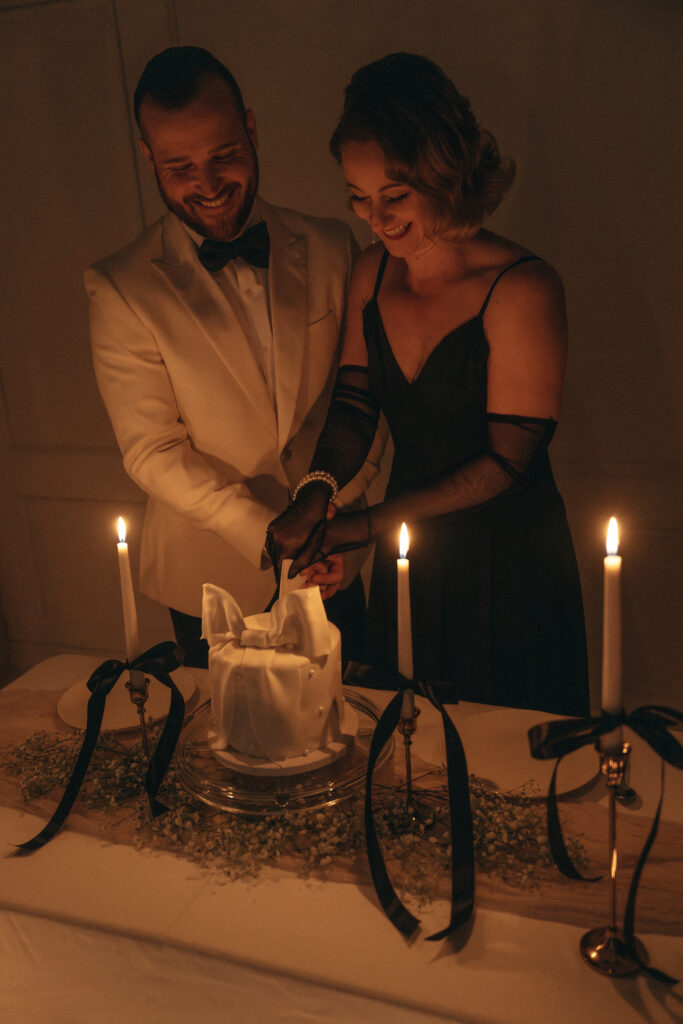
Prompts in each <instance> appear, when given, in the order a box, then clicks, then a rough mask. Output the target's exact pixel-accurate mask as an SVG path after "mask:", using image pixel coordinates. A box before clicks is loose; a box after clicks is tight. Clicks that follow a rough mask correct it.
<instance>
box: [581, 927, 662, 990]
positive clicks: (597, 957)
mask: <svg viewBox="0 0 683 1024" xmlns="http://www.w3.org/2000/svg"><path fill="white" fill-rule="evenodd" d="M579 949H580V951H581V956H582V957H583V959H584V960H585V961H586V963H587V964H588V965H589V967H592V968H593V969H594V970H596V971H599V972H600V974H607V975H610V976H611V977H613V978H626V977H628V976H629V975H630V974H637V973H638V971H639V970H640V966H641V963H644V962H645V961H646V959H647V953H646V951H645V947H644V946H643V944H642V943H641V942H639V941H638V939H636V938H634V939H633V943H632V944H631V945H629V944H628V943H627V942H626V940H625V938H624V933H623V932H622V931H621V930H620V929H618V928H592V929H591V930H590V931H589V932H586V934H585V935H584V936H583V937H582V939H581V942H580V943H579Z"/></svg>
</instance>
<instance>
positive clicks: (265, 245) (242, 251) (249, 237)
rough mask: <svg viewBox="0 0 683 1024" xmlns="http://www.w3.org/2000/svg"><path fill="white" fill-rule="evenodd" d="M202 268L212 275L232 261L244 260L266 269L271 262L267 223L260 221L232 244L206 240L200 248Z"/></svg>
mask: <svg viewBox="0 0 683 1024" xmlns="http://www.w3.org/2000/svg"><path fill="white" fill-rule="evenodd" d="M198 255H199V260H200V262H201V264H202V266H204V267H206V269H207V270H210V271H211V272H212V273H215V272H216V271H217V270H222V269H223V267H224V266H225V264H226V263H228V262H229V261H230V260H236V259H238V258H239V259H242V260H246V262H247V263H251V265H252V266H253V267H263V268H266V267H267V266H268V263H269V261H270V236H269V234H268V228H267V226H266V222H265V221H263V220H260V221H259V222H258V224H254V226H253V227H252V228H249V230H248V231H245V232H244V234H243V235H239V236H238V237H237V238H235V239H233V240H232V241H231V242H217V241H215V239H213V238H207V239H205V240H204V241H203V242H202V244H201V245H200V247H199V253H198Z"/></svg>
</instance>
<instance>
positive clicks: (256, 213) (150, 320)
mask: <svg viewBox="0 0 683 1024" xmlns="http://www.w3.org/2000/svg"><path fill="white" fill-rule="evenodd" d="M134 109H135V117H136V120H137V123H138V127H139V129H140V140H139V145H140V148H141V150H142V152H143V154H144V157H145V159H146V161H147V163H148V164H149V166H150V169H151V171H152V172H153V174H154V176H155V178H156V181H157V185H158V188H159V192H160V195H161V197H162V199H163V201H164V203H165V204H166V206H167V207H168V213H167V214H166V215H165V216H164V217H162V218H161V220H159V221H157V222H156V223H155V224H153V225H151V227H149V228H147V229H146V230H145V231H144V232H143V233H142V234H141V235H140V236H139V237H138V238H137V239H135V241H133V242H132V243H131V244H130V245H128V246H127V247H126V248H125V249H123V250H122V251H121V252H118V253H116V254H114V255H113V256H110V257H108V258H107V259H104V260H102V261H101V262H99V263H97V264H95V265H94V266H92V267H90V268H89V269H88V270H87V271H86V274H85V282H86V288H87V291H88V294H89V296H90V311H91V335H92V348H93V360H94V365H95V372H96V375H97V381H98V385H99V388H100V391H101V394H102V397H103V399H104V402H105V405H106V407H107V411H108V413H109V416H110V419H111V421H112V425H113V427H114V431H115V433H116V438H117V441H118V443H119V446H120V448H121V452H122V455H123V461H124V466H125V468H126V471H127V472H128V474H129V475H130V476H131V478H132V479H133V480H134V481H135V482H136V483H137V484H138V485H139V486H140V487H141V488H142V489H143V490H144V491H145V492H146V493H147V495H148V502H147V510H146V516H145V526H144V531H143V537H142V546H141V570H140V587H141V589H142V591H143V592H144V593H146V594H148V595H149V596H150V597H152V598H154V599H156V600H158V601H160V602H162V603H163V604H165V605H167V606H168V607H169V609H170V610H171V617H172V619H173V625H174V628H175V631H176V637H177V639H178V642H179V644H180V646H181V647H182V648H183V649H184V651H185V653H186V663H187V664H199V665H202V664H205V662H206V648H205V645H204V644H203V642H200V631H201V620H200V615H201V600H202V584H203V583H208V582H211V583H216V584H218V585H220V586H223V587H225V588H226V589H227V590H228V591H229V592H230V593H232V594H233V596H234V597H235V598H236V600H237V601H238V602H239V604H240V605H241V607H242V610H243V612H244V613H246V614H250V613H253V612H257V611H260V610H262V609H263V607H264V606H265V605H266V604H267V602H268V600H269V599H270V597H271V596H272V593H273V589H274V581H273V574H272V571H270V568H271V567H270V563H269V561H268V559H267V556H266V555H265V554H264V552H263V542H264V537H265V532H266V527H267V525H268V523H269V522H270V521H271V520H272V519H273V518H274V516H275V515H276V514H277V513H278V512H279V511H281V509H282V508H283V506H284V505H285V504H286V503H287V498H288V494H289V492H290V491H291V490H293V489H294V487H295V486H296V483H297V481H298V480H299V479H300V478H301V477H302V476H303V475H304V474H305V473H306V471H307V468H308V465H309V462H310V459H311V456H312V453H313V449H314V447H315V442H316V439H317V436H318V434H319V432H320V429H321V427H322V424H323V422H324V419H325V414H326V411H327V406H328V404H329V401H330V395H331V391H332V385H333V382H334V376H335V372H336V366H337V361H338V356H339V343H340V333H341V325H342V319H343V312H344V305H345V299H346V292H347V287H348V281H349V275H350V270H351V264H352V261H353V258H354V255H355V251H356V246H355V242H354V240H353V236H352V235H351V232H350V230H349V228H348V227H347V225H345V224H344V223H342V222H341V221H335V220H321V219H318V218H313V217H309V216H306V215H304V214H300V213H296V212H294V211H291V210H286V209H282V208H278V207H274V206H271V205H270V204H269V203H267V202H266V201H265V200H264V199H263V198H262V197H261V196H259V194H258V181H259V175H258V159H257V144H258V138H257V131H256V118H255V115H254V113H253V111H252V110H248V109H246V108H245V105H244V102H243V100H242V95H241V92H240V89H239V87H238V85H237V83H236V82H235V79H234V78H233V76H232V75H231V74H230V72H229V71H228V70H227V68H225V67H224V66H223V65H222V64H221V63H220V62H219V61H217V60H216V59H215V58H214V57H213V56H212V55H211V54H210V53H208V52H207V51H206V50H202V49H199V48H197V47H173V48H171V49H169V50H164V51H163V52H162V53H160V54H157V56H156V57H154V58H152V60H151V61H150V62H149V63H148V64H147V66H146V68H145V70H144V72H143V74H142V77H141V78H140V82H139V83H138V87H137V89H136V92H135V100H134ZM382 447H383V438H382V437H380V436H378V438H377V441H376V444H375V447H374V450H373V451H372V452H371V453H370V456H369V458H368V461H367V462H366V464H365V466H364V467H363V469H362V470H361V471H360V473H359V474H358V475H357V477H356V478H354V480H353V481H351V483H350V484H349V485H348V486H347V487H346V488H345V489H344V491H343V492H342V493H341V494H340V495H339V497H338V498H337V502H336V503H337V505H341V506H344V507H349V506H352V505H355V504H356V503H358V502H362V501H363V500H364V499H363V492H364V490H365V487H366V486H367V483H368V482H369V480H370V479H372V477H373V476H374V475H375V473H376V472H377V465H378V460H379V455H380V454H381V450H382ZM356 568H357V566H356ZM352 577H353V573H352V572H351V571H350V570H349V567H348V566H347V574H346V577H345V580H344V583H346V584H348V581H349V578H352ZM340 578H341V567H340V563H339V562H335V561H330V562H328V563H326V564H324V565H320V566H318V567H317V569H316V571H315V573H314V574H313V576H312V579H313V580H314V582H319V583H320V584H321V589H322V592H323V596H327V597H329V601H328V605H327V609H328V615H329V617H330V618H331V619H332V621H334V622H336V623H337V625H338V626H339V627H340V628H341V630H342V638H343V641H344V653H345V657H346V658H348V657H349V656H357V653H358V650H359V649H360V648H359V645H360V643H361V640H362V618H363V612H364V599H363V592H362V586H361V583H360V580H359V579H358V577H357V576H356V578H355V579H353V582H352V583H351V584H350V585H349V586H348V587H347V589H344V585H343V584H342V589H341V590H339V591H338V592H337V588H338V586H339V581H340Z"/></svg>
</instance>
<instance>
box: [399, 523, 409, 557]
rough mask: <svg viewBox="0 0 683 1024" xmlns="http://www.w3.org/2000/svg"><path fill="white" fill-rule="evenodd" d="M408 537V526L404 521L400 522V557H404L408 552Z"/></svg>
mask: <svg viewBox="0 0 683 1024" xmlns="http://www.w3.org/2000/svg"><path fill="white" fill-rule="evenodd" d="M409 542H410V538H409V537H408V527H407V526H406V524H405V523H401V536H400V539H399V542H398V553H399V555H400V556H401V558H405V557H406V555H407V554H408V547H409Z"/></svg>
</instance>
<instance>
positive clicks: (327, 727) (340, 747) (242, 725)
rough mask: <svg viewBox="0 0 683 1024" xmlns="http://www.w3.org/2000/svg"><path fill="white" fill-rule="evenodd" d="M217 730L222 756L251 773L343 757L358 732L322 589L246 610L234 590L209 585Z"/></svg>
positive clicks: (212, 737) (205, 619) (214, 743)
mask: <svg viewBox="0 0 683 1024" xmlns="http://www.w3.org/2000/svg"><path fill="white" fill-rule="evenodd" d="M202 627H203V635H204V636H205V637H206V639H207V640H208V642H209V678H210V686H211V717H212V728H211V730H210V733H209V743H210V746H211V749H212V751H213V752H214V754H215V755H216V757H218V759H219V760H221V761H223V762H224V763H225V764H227V765H229V766H230V767H232V768H234V769H236V770H237V771H242V772H246V773H251V774H271V775H273V774H275V775H276V774H282V775H286V774H294V773H298V772H304V771H311V770H313V769H314V768H318V767H321V766H322V765H324V764H328V763H330V762H331V761H333V760H336V759H337V758H338V757H341V756H342V755H343V754H344V753H346V751H347V750H348V748H349V746H350V744H352V742H353V734H354V732H355V731H357V716H356V715H355V712H353V711H351V710H350V709H349V708H348V707H345V704H344V697H343V692H342V680H341V637H340V634H339V630H338V629H337V627H336V626H333V625H332V624H331V623H330V622H328V621H327V616H326V615H325V609H324V607H323V602H322V599H321V597H320V590H319V588H318V587H311V588H307V589H303V590H296V591H294V592H293V593H289V594H286V595H285V596H282V597H280V598H279V600H277V601H276V602H275V604H274V605H273V607H272V610H271V611H270V612H268V613H263V614H260V615H249V616H246V617H244V616H243V615H242V612H241V610H240V608H239V606H238V605H237V603H236V601H235V600H234V598H233V597H232V596H231V595H230V594H228V593H227V592H226V591H224V590H222V589H221V588H220V587H217V586H214V585H213V584H205V586H204V598H203V607H202Z"/></svg>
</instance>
